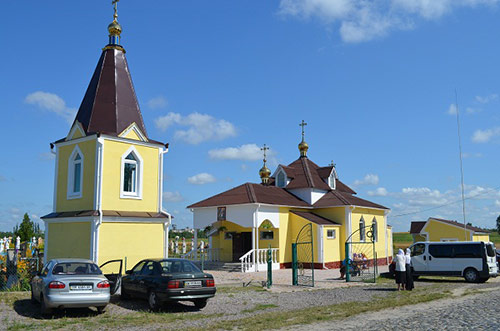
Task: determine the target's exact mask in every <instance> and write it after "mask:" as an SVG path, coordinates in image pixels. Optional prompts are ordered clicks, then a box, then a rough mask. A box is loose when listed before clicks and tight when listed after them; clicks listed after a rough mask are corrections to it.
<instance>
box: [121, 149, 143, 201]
mask: <svg viewBox="0 0 500 331" xmlns="http://www.w3.org/2000/svg"><path fill="white" fill-rule="evenodd" d="M121 172H122V174H121V175H122V178H121V189H120V197H122V198H135V199H140V198H141V191H142V190H141V184H142V159H141V157H140V155H139V153H138V152H137V150H136V149H135V148H134V147H131V148H130V149H129V150H128V151H127V152H126V153H125V154H123V155H122V169H121Z"/></svg>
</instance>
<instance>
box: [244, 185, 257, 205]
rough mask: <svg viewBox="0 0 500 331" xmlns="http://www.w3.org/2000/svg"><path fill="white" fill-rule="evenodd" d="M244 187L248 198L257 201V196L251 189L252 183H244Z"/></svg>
mask: <svg viewBox="0 0 500 331" xmlns="http://www.w3.org/2000/svg"><path fill="white" fill-rule="evenodd" d="M245 186H246V189H247V194H248V199H249V200H250V201H251V202H257V196H256V195H255V191H254V189H253V185H252V184H251V183H245Z"/></svg>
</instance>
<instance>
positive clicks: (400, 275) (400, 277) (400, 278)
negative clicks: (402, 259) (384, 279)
mask: <svg viewBox="0 0 500 331" xmlns="http://www.w3.org/2000/svg"><path fill="white" fill-rule="evenodd" d="M405 283H406V272H405V271H397V270H396V284H405Z"/></svg>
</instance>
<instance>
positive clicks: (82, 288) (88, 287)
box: [69, 285, 92, 291]
mask: <svg viewBox="0 0 500 331" xmlns="http://www.w3.org/2000/svg"><path fill="white" fill-rule="evenodd" d="M69 289H70V290H76V291H89V290H91V289H92V285H71V286H70V287H69Z"/></svg>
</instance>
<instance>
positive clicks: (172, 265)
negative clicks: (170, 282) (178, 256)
mask: <svg viewBox="0 0 500 331" xmlns="http://www.w3.org/2000/svg"><path fill="white" fill-rule="evenodd" d="M160 265H161V269H162V273H164V274H167V273H179V272H201V271H200V269H198V267H197V266H195V265H194V264H193V263H191V262H189V261H182V260H166V261H161V262H160Z"/></svg>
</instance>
